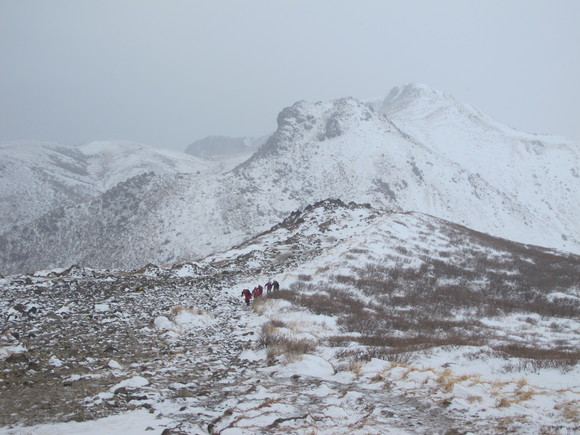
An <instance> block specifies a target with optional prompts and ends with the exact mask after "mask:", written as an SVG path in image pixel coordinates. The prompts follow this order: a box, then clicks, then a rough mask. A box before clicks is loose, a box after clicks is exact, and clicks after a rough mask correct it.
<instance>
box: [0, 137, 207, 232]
mask: <svg viewBox="0 0 580 435" xmlns="http://www.w3.org/2000/svg"><path fill="white" fill-rule="evenodd" d="M214 168H215V164H212V163H209V162H205V161H202V160H199V159H196V158H194V157H191V156H187V155H184V154H182V153H177V152H172V151H166V150H155V149H153V148H150V147H147V146H144V145H140V144H135V143H130V142H123V141H115V142H112V141H108V142H91V143H87V144H83V145H79V146H67V145H60V144H51V143H4V144H2V145H0V234H2V233H4V232H6V231H7V230H8V229H10V228H11V227H12V226H14V225H15V224H19V225H23V224H26V223H30V222H32V221H34V220H35V219H37V218H39V217H40V216H42V215H44V214H46V213H48V212H49V211H51V210H54V209H59V208H62V207H76V206H77V205H79V204H82V203H84V202H86V201H88V200H90V199H93V198H96V197H98V196H99V195H101V194H103V193H104V192H106V191H107V190H109V189H111V188H113V187H114V186H116V185H117V184H118V183H120V182H123V181H126V180H128V179H129V178H131V177H134V176H137V175H141V174H144V173H147V172H155V173H156V174H176V173H194V172H195V173H197V172H198V171H199V172H200V173H205V172H210V171H213V170H214Z"/></svg>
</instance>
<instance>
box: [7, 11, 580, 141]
mask: <svg viewBox="0 0 580 435" xmlns="http://www.w3.org/2000/svg"><path fill="white" fill-rule="evenodd" d="M579 23H580V1H576V0H569V1H565V0H546V1H536V0H501V1H491V0H486V1H479V0H477V1H470V0H456V1H449V0H437V1H431V0H424V1H418V0H417V1H413V0H405V1H388V0H376V1H374V0H352V1H342V0H246V1H241V0H238V1H234V0H230V1H226V0H211V1H197V0H158V1H148V0H94V1H88V0H51V1H46V0H18V1H14V0H0V140H1V141H7V140H46V141H55V142H61V143H65V144H76V143H82V142H88V141H92V140H106V139H125V140H131V141H135V142H140V143H144V144H146V145H150V146H154V147H160V148H171V149H177V150H184V149H185V147H186V146H187V145H188V144H189V143H191V142H193V141H194V140H196V139H200V138H203V137H205V136H208V135H214V134H223V135H229V136H261V135H264V134H268V133H271V132H273V131H274V130H275V128H276V116H277V114H278V112H279V111H280V110H281V109H282V108H284V107H286V106H289V105H291V104H293V103H294V102H296V101H298V100H301V99H304V100H309V101H318V100H326V99H332V98H340V97H346V96H352V97H356V98H360V99H371V98H379V97H383V96H386V95H387V94H388V92H389V90H390V89H391V88H392V87H394V86H399V85H403V84H407V83H410V82H421V83H426V84H428V85H429V86H432V87H434V88H436V89H439V90H440V91H443V92H445V93H448V94H451V95H453V96H454V97H455V98H456V99H457V100H459V101H460V102H463V103H467V104H471V105H472V106H474V107H476V108H478V109H480V110H482V111H483V112H486V113H487V114H489V115H491V116H492V117H494V118H495V119H497V120H499V121H501V122H504V123H506V124H508V125H511V126H513V127H516V128H518V129H520V130H524V131H529V132H538V133H552V134H560V135H564V136H568V137H571V138H575V139H579V138H580V108H579V104H578V102H579V101H580V84H579V80H580V25H579Z"/></svg>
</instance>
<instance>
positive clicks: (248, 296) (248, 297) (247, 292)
mask: <svg viewBox="0 0 580 435" xmlns="http://www.w3.org/2000/svg"><path fill="white" fill-rule="evenodd" d="M242 296H243V297H244V300H245V301H246V305H247V306H248V307H249V306H250V300H251V299H252V293H250V290H248V289H247V288H245V289H243V290H242Z"/></svg>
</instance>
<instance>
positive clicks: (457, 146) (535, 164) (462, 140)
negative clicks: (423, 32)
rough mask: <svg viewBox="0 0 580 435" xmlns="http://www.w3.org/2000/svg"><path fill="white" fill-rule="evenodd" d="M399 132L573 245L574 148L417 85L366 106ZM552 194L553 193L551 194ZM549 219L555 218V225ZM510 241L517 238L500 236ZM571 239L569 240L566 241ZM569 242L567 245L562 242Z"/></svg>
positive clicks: (578, 184)
mask: <svg viewBox="0 0 580 435" xmlns="http://www.w3.org/2000/svg"><path fill="white" fill-rule="evenodd" d="M371 105H372V106H373V107H375V108H376V109H377V110H379V111H380V112H382V113H384V114H386V115H387V116H388V117H389V119H390V120H391V121H393V122H394V123H395V124H396V125H397V127H398V128H400V129H401V130H402V131H403V132H404V133H405V134H408V135H409V136H410V137H412V138H413V140H414V141H416V142H419V143H421V144H423V145H425V146H427V147H429V148H430V149H431V150H433V151H435V152H436V153H438V154H441V155H443V156H444V157H446V158H448V159H450V160H452V161H453V162H456V163H457V164H459V165H460V166H461V167H462V168H465V169H466V170H467V171H469V172H470V173H473V174H477V176H479V177H481V178H482V179H483V180H485V181H486V182H487V183H489V184H490V185H492V186H494V187H495V188H497V189H500V190H501V191H502V192H505V193H506V194H507V195H508V196H509V197H510V198H514V199H515V200H516V201H517V202H518V203H519V204H521V205H523V206H524V207H525V208H526V209H527V210H529V211H530V214H533V215H535V216H536V218H539V220H540V221H542V222H543V225H545V226H546V227H548V228H549V229H548V230H547V231H546V230H543V231H538V227H537V226H535V227H534V229H535V230H536V231H537V232H538V233H541V232H544V231H546V232H552V233H553V235H554V237H555V240H554V242H556V239H557V238H558V233H560V237H561V238H562V240H563V242H564V243H562V244H561V245H558V244H557V243H554V242H552V243H548V240H547V238H546V239H541V238H540V239H537V240H536V241H534V243H539V244H547V245H550V246H560V247H562V248H564V249H571V250H574V248H572V246H574V244H576V245H577V244H578V234H579V224H578V218H577V217H578V212H579V210H578V205H579V202H578V201H577V198H579V197H580V172H579V168H580V153H579V149H580V148H579V146H578V144H577V143H574V142H572V141H570V140H568V139H566V138H564V137H559V136H550V135H545V134H530V133H523V132H520V131H517V130H515V129H513V128H511V127H508V126H506V125H504V124H501V123H500V122H498V121H496V120H494V119H492V118H491V117H490V116H488V115H486V114H484V113H482V112H480V111H478V110H476V109H474V108H473V107H470V106H468V105H465V104H461V103H459V102H457V101H455V99H454V98H453V97H451V96H449V95H445V94H443V93H442V92H439V91H437V90H434V89H432V88H429V87H428V86H426V85H422V84H411V85H407V86H403V87H399V88H395V89H393V90H392V91H391V93H390V94H389V95H388V96H387V97H386V98H385V99H384V100H380V101H377V102H374V103H371ZM554 192H556V194H554ZM555 217H557V219H556V220H555ZM501 235H502V236H503V237H510V238H514V239H516V240H525V239H524V238H523V237H515V236H510V234H509V232H505V233H503V234H501ZM570 239H571V240H570ZM568 240H570V241H571V242H572V243H570V244H569V243H565V242H566V241H568Z"/></svg>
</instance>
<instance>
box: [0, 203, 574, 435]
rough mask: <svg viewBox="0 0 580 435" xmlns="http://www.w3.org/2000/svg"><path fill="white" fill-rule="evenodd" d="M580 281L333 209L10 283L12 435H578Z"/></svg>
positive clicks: (385, 217) (377, 213)
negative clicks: (211, 249) (220, 247)
mask: <svg viewBox="0 0 580 435" xmlns="http://www.w3.org/2000/svg"><path fill="white" fill-rule="evenodd" d="M579 273H580V257H578V256H577V255H572V254H566V255H564V254H562V253H558V252H556V251H551V250H547V249H541V248H537V247H532V246H525V245H521V244H518V243H514V242H510V241H507V240H503V239H499V238H494V237H491V236H489V235H487V234H483V233H478V232H475V231H473V230H470V229H468V228H466V227H463V226H460V225H457V224H455V223H452V222H448V221H443V220H441V219H438V218H435V217H432V216H428V215H424V214H420V213H399V212H386V211H384V210H380V209H374V208H371V207H369V206H362V205H357V204H354V203H351V204H345V203H343V202H341V201H338V200H333V201H330V200H327V201H322V202H319V203H316V204H312V205H310V206H308V207H306V208H305V209H304V210H298V211H295V212H294V213H292V214H291V215H290V216H287V217H286V218H285V219H284V220H282V221H281V222H278V223H277V225H275V226H273V227H272V228H269V229H268V230H267V231H265V232H263V233H262V234H260V235H258V236H256V237H252V238H250V239H248V240H246V241H244V242H243V243H240V244H239V245H238V246H236V247H234V248H232V249H230V250H227V251H224V252H222V253H219V254H215V255H212V256H210V257H208V258H205V259H202V260H200V261H197V262H188V263H183V264H175V265H171V266H167V267H159V266H156V265H148V266H147V267H144V268H141V269H139V270H94V269H86V268H81V267H78V266H75V267H71V268H69V269H66V270H64V269H59V270H47V271H40V272H37V273H34V274H31V275H20V276H9V277H5V278H0V315H2V317H3V318H5V319H6V321H5V324H4V326H3V329H2V335H1V337H0V370H1V371H2V373H3V376H2V379H1V380H0V391H1V392H2V394H0V431H1V432H6V433H9V434H10V433H23V432H26V433H28V432H30V433H97V432H98V433H104V432H107V433H120V432H122V431H125V432H127V431H131V432H143V431H157V433H159V432H161V431H166V432H165V433H224V434H225V433H343V432H344V430H345V428H346V429H348V430H349V431H352V432H353V433H360V434H363V433H364V434H366V433H386V434H389V433H393V434H395V433H413V434H434V433H435V434H445V433H447V434H449V433H463V432H469V433H505V432H518V433H551V432H557V433H562V434H572V433H575V432H576V431H577V430H578V420H577V415H578V397H579V394H580V390H579V388H580V384H579V380H580V376H579V374H580V373H579V366H578V364H577V361H578V357H579V356H580V355H579V353H578V346H579V345H580V343H579V341H578V339H579V336H578V333H577V332H578V329H579V328H580V324H579V322H578V318H579V316H578V314H579V309H580V305H579V301H580V299H579V295H578V288H577V277H578V274H579ZM274 279H275V280H278V281H279V282H280V283H281V291H279V292H275V293H269V294H266V296H264V297H262V298H261V299H260V298H259V299H258V300H254V301H253V302H252V308H251V309H246V308H245V307H244V305H243V302H242V299H241V297H240V293H241V290H242V289H244V288H250V289H251V288H253V287H254V286H256V285H257V284H262V285H263V284H264V283H266V282H267V281H268V280H274Z"/></svg>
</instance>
